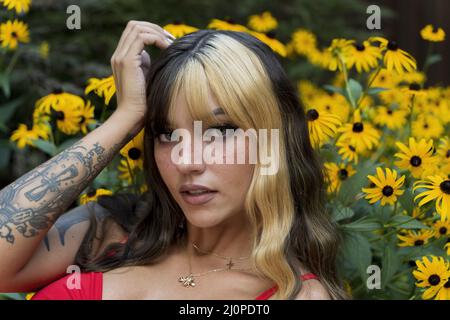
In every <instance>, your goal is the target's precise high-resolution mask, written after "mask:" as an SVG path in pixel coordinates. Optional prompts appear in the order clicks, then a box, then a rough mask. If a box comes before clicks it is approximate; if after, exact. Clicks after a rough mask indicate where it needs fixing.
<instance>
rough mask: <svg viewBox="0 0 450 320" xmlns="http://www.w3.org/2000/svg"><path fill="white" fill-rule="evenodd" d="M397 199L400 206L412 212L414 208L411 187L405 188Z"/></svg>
mask: <svg viewBox="0 0 450 320" xmlns="http://www.w3.org/2000/svg"><path fill="white" fill-rule="evenodd" d="M398 201H399V202H400V204H401V206H402V208H403V209H404V210H406V212H408V214H412V212H413V210H414V196H413V193H412V190H411V188H407V189H406V190H405V192H404V193H403V194H402V195H401V196H400V197H398Z"/></svg>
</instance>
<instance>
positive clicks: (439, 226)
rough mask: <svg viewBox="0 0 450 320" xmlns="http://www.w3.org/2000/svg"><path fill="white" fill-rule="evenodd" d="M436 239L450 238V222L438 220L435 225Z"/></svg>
mask: <svg viewBox="0 0 450 320" xmlns="http://www.w3.org/2000/svg"><path fill="white" fill-rule="evenodd" d="M433 228H434V232H435V233H434V237H435V238H440V237H448V236H450V220H438V221H436V222H435V223H434V224H433Z"/></svg>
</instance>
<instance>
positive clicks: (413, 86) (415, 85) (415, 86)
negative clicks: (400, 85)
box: [409, 82, 420, 91]
mask: <svg viewBox="0 0 450 320" xmlns="http://www.w3.org/2000/svg"><path fill="white" fill-rule="evenodd" d="M409 90H413V91H419V90H420V84H418V83H416V82H413V83H411V84H410V85H409Z"/></svg>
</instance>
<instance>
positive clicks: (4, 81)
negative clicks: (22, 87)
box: [0, 73, 11, 98]
mask: <svg viewBox="0 0 450 320" xmlns="http://www.w3.org/2000/svg"><path fill="white" fill-rule="evenodd" d="M0 86H1V87H2V89H3V94H4V95H5V97H6V98H9V96H10V95H11V86H10V83H9V75H8V74H7V73H0Z"/></svg>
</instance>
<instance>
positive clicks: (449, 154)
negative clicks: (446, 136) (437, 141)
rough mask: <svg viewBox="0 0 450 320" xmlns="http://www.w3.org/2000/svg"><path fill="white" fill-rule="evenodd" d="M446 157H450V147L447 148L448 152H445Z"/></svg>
mask: <svg viewBox="0 0 450 320" xmlns="http://www.w3.org/2000/svg"><path fill="white" fill-rule="evenodd" d="M445 157H446V158H450V149H448V150H447V153H446V154H445Z"/></svg>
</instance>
